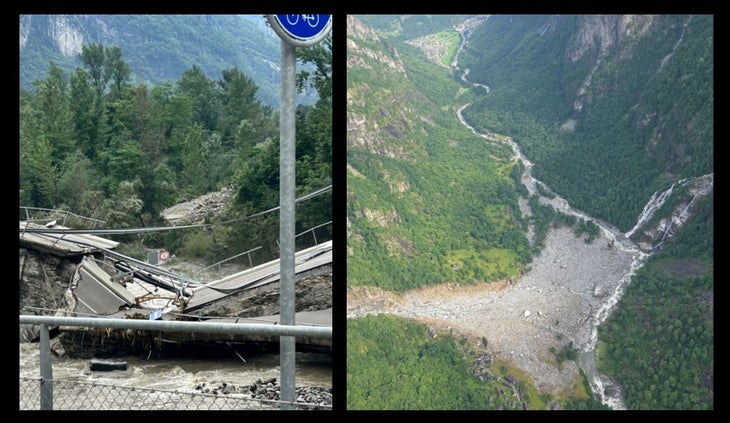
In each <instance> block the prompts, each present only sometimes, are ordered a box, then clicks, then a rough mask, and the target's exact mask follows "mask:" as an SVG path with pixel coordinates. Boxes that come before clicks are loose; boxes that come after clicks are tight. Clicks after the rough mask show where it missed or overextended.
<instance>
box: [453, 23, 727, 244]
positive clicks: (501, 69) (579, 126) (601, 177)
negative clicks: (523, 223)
mask: <svg viewBox="0 0 730 423" xmlns="http://www.w3.org/2000/svg"><path fill="white" fill-rule="evenodd" d="M613 18H615V17H604V18H603V19H605V20H606V21H608V22H603V21H599V22H594V21H592V20H591V19H596V20H600V19H601V18H595V17H594V18H589V17H585V16H570V15H561V16H547V15H535V16H519V17H516V16H502V15H495V16H492V17H490V18H489V19H488V20H487V21H486V23H485V24H484V25H481V26H479V27H478V28H477V29H476V30H475V33H474V34H473V36H472V37H471V38H470V42H469V44H468V45H467V47H466V48H465V51H464V54H463V55H462V56H461V57H460V63H463V66H464V67H465V68H469V69H470V74H469V78H470V80H472V81H475V82H480V83H483V84H486V85H489V86H490V87H491V90H490V93H489V94H488V95H486V96H483V97H482V98H481V99H479V100H478V101H477V102H475V103H474V105H473V106H472V107H469V108H467V109H466V110H465V112H464V115H465V117H466V118H467V120H468V121H469V122H470V123H471V124H472V125H473V126H474V127H475V128H477V129H479V130H482V131H493V132H497V133H503V134H509V135H510V136H511V137H512V138H513V140H514V141H516V142H517V143H518V144H519V145H520V147H521V148H522V151H523V152H524V153H525V155H526V156H527V157H529V158H530V160H531V161H532V162H533V163H535V165H536V166H535V170H534V176H535V177H536V178H537V179H539V180H541V181H544V182H545V183H547V185H549V186H550V187H551V189H553V190H554V191H556V192H559V193H560V194H561V196H563V197H564V198H566V199H567V200H568V201H569V202H570V203H571V205H573V206H574V207H576V208H578V209H582V210H586V211H588V212H589V213H590V214H591V215H593V216H595V217H597V218H600V219H602V220H604V221H607V222H610V223H612V224H614V225H615V226H617V227H619V228H620V229H621V230H623V231H628V230H629V229H631V227H632V226H633V225H634V224H635V223H636V219H637V217H638V216H639V214H640V212H641V210H642V208H643V207H644V205H645V204H646V201H647V199H648V198H649V197H650V196H651V195H652V194H653V193H654V192H656V191H663V190H665V189H667V188H669V186H670V185H671V184H672V183H674V182H676V181H677V180H680V179H683V178H687V177H693V176H701V175H704V174H708V173H712V171H713V158H714V157H713V103H714V96H713V63H714V60H713V17H712V16H711V15H696V16H688V15H659V16H653V17H647V16H642V17H640V18H637V19H636V21H638V22H639V23H638V24H636V25H635V26H630V25H631V24H632V23H633V22H632V21H629V23H626V22H625V21H619V20H618V18H616V19H615V21H612V20H611V19H613ZM621 25H625V26H626V27H627V28H628V29H626V30H624V31H626V35H624V34H623V33H621V32H619V29H618V28H619V27H621ZM642 25H643V26H642ZM593 27H601V28H603V27H605V28H606V31H616V32H617V34H616V35H614V36H613V38H612V37H608V36H605V35H604V36H603V38H602V39H600V40H599V41H600V42H592V41H590V40H589V41H587V42H585V44H581V38H580V35H581V33H580V32H578V30H580V31H584V32H588V31H590V30H591V28H593ZM637 27H638V28H637ZM631 30H633V31H634V32H633V33H632V32H631ZM638 30H642V31H647V32H646V33H643V34H641V36H639V34H637V33H636V32H637V31H638ZM598 31H599V30H596V34H595V37H600V36H599V35H598ZM639 32H640V31H639ZM494 40H499V43H495V42H494ZM584 49H585V51H583V50H584ZM636 181H642V182H641V183H640V184H637V183H636ZM596 194H600V195H596Z"/></svg>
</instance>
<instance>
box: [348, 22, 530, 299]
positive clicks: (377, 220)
mask: <svg viewBox="0 0 730 423" xmlns="http://www.w3.org/2000/svg"><path fill="white" fill-rule="evenodd" d="M348 31H349V35H348V57H347V63H348V74H347V85H348V90H347V97H348V110H347V121H348V128H347V130H348V153H347V160H348V169H349V173H348V212H347V218H348V228H349V230H348V234H349V235H350V236H348V250H349V252H350V254H349V255H348V273H349V274H348V283H349V284H350V285H362V284H365V285H373V284H374V285H377V286H380V287H383V288H385V289H394V290H407V289H412V288H415V287H418V286H424V285H429V284H434V283H441V282H447V281H457V282H469V283H474V282H477V281H489V280H495V279H501V278H507V277H511V276H515V275H516V274H517V273H518V272H519V270H520V269H522V268H523V267H524V265H525V264H526V263H527V262H529V260H530V257H531V253H530V247H529V245H528V242H527V239H526V237H525V235H524V227H525V223H524V222H523V221H522V217H521V213H520V210H519V205H518V200H517V190H516V189H515V182H514V180H513V179H512V178H511V177H510V173H511V170H512V167H513V166H514V163H512V161H511V156H512V155H511V151H510V149H509V147H508V146H506V145H502V144H496V143H486V142H485V141H484V140H483V139H482V138H479V137H477V136H475V135H474V134H473V133H471V132H470V131H469V130H467V129H466V128H465V127H464V126H463V125H462V124H461V123H460V122H459V121H458V119H457V117H456V110H457V108H458V105H459V104H462V103H463V104H466V103H468V102H469V101H471V99H472V97H471V93H470V92H469V91H468V90H463V89H462V87H461V86H460V85H459V84H458V83H457V82H456V81H455V80H454V79H453V78H452V77H451V76H450V75H449V72H448V70H446V69H444V68H434V67H433V64H432V63H430V62H428V60H427V59H426V58H425V57H424V55H423V53H422V52H421V51H420V50H417V49H415V48H414V47H412V46H410V45H408V44H397V45H396V44H387V43H384V42H383V41H382V40H381V39H380V38H379V37H378V36H377V35H376V34H375V32H374V31H373V30H372V29H371V28H369V27H367V26H365V25H364V24H362V23H361V22H360V21H358V20H357V19H355V18H352V17H348ZM452 31H453V30H452ZM401 51H403V52H404V53H403V54H401Z"/></svg>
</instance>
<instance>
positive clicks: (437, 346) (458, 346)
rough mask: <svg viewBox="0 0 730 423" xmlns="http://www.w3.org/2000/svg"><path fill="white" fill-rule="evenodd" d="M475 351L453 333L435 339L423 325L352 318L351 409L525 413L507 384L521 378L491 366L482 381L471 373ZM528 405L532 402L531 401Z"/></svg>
mask: <svg viewBox="0 0 730 423" xmlns="http://www.w3.org/2000/svg"><path fill="white" fill-rule="evenodd" d="M373 332H374V333H377V334H378V336H377V338H375V337H373V336H371V333H373ZM470 348H471V347H470V343H469V342H462V341H461V340H459V339H456V338H455V337H454V336H452V335H449V334H445V333H439V334H438V335H437V336H435V337H433V338H431V337H429V335H428V332H427V330H426V328H425V327H424V326H423V325H420V324H416V323H412V322H409V321H408V320H404V319H400V318H397V317H392V316H369V317H365V318H361V319H349V320H348V322H347V381H348V382H347V390H346V391H347V409H348V410H488V409H493V410H495V409H499V408H505V409H522V404H521V403H520V402H518V401H516V400H515V397H513V395H512V394H513V392H512V390H511V389H510V388H509V387H508V386H507V385H505V383H504V378H505V377H506V376H510V375H511V376H512V377H513V378H515V377H516V375H515V374H513V373H511V372H510V370H509V369H508V368H507V367H506V366H491V367H490V370H489V373H490V374H489V377H487V378H486V379H487V380H484V381H480V380H479V379H478V378H477V377H476V376H475V375H474V374H470V370H469V366H470V363H471V362H472V360H473V359H474V357H475V352H474V351H473V350H470ZM522 386H523V388H526V386H525V385H524V384H522ZM525 390H526V389H523V390H522V394H523V396H524V394H525ZM523 400H524V401H525V402H527V403H530V397H527V396H525V397H524V398H523Z"/></svg>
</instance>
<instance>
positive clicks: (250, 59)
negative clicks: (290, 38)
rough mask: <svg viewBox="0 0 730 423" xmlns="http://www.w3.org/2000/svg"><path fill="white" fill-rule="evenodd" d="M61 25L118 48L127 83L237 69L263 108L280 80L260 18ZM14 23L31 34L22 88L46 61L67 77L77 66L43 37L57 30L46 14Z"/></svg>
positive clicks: (310, 96)
mask: <svg viewBox="0 0 730 423" xmlns="http://www.w3.org/2000/svg"><path fill="white" fill-rule="evenodd" d="M51 16H53V15H51ZM53 18H56V17H55V16H53ZM48 19H51V18H50V17H49V18H48ZM64 19H65V20H66V22H65V23H66V25H68V27H67V28H65V29H67V30H68V31H74V32H76V33H78V34H80V35H82V36H83V40H84V42H85V43H86V44H92V43H104V44H106V45H116V46H119V47H120V49H121V51H122V52H123V54H124V57H125V61H126V62H127V63H129V66H130V69H131V71H132V72H131V82H132V83H134V84H144V85H147V86H148V87H152V86H154V85H159V84H161V83H163V82H175V81H177V80H178V79H179V78H180V75H182V74H183V73H184V72H185V71H186V70H187V69H189V68H190V67H192V66H193V65H195V66H198V67H199V68H200V69H202V70H203V73H204V74H205V76H206V77H208V78H217V77H219V76H220V75H221V73H222V72H223V71H224V70H226V69H230V68H233V67H236V68H238V69H240V70H241V71H242V72H243V73H245V74H246V75H248V76H249V77H251V78H252V79H253V80H254V81H255V83H256V85H257V86H258V91H257V93H256V95H257V97H258V99H259V100H261V102H262V103H263V104H265V105H267V106H270V107H275V106H276V105H278V104H279V88H278V87H279V75H278V72H277V71H276V70H274V69H273V68H272V64H273V63H279V39H278V37H276V36H275V35H274V34H273V33H272V32H271V31H270V30H268V29H267V28H266V27H265V25H266V19H265V18H264V16H263V15H65V16H64ZM20 22H21V27H24V26H27V27H26V28H27V30H28V31H30V32H29V34H28V39H27V44H26V45H25V46H24V47H23V48H22V49H21V51H20V62H21V67H20V80H21V88H22V89H27V90H32V89H33V87H32V82H33V81H35V80H40V79H44V78H46V76H47V71H48V64H49V62H54V63H56V64H57V65H58V66H59V67H60V68H61V69H62V70H63V71H64V72H66V73H71V72H73V71H74V70H75V68H76V67H78V66H81V65H82V63H81V61H80V60H79V58H78V57H77V56H76V55H73V56H66V55H63V54H62V53H61V52H60V51H59V49H58V47H57V46H56V44H55V41H54V40H52V39H51V38H50V36H49V35H48V34H52V33H56V31H55V30H52V28H51V27H50V25H51V22H50V21H48V20H47V19H46V16H44V15H21V17H20ZM300 65H302V66H305V67H308V66H309V65H307V64H305V63H301V64H300ZM301 94H302V95H300V100H301V102H302V103H303V104H308V105H312V104H313V103H314V102H315V101H316V92H315V91H314V90H313V89H311V88H309V89H307V90H306V91H305V92H303V93H301Z"/></svg>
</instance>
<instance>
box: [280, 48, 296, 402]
mask: <svg viewBox="0 0 730 423" xmlns="http://www.w3.org/2000/svg"><path fill="white" fill-rule="evenodd" d="M295 50H296V48H295V47H294V46H293V45H291V44H289V43H287V42H286V41H284V40H282V41H281V114H280V118H279V119H280V121H279V153H280V163H279V166H280V174H279V203H280V204H279V205H280V209H279V210H280V215H279V244H280V245H279V249H280V258H281V261H280V263H281V270H280V272H281V278H280V288H279V307H280V323H281V324H282V325H292V326H293V325H294V324H295V308H296V307H295V295H296V292H295V289H294V278H295V274H294V254H295V252H296V250H295V246H294V238H295V232H296V231H295V222H296V220H295V219H296V217H295V193H294V188H295V186H296V156H295V152H296V147H295V134H296V127H295V122H296V121H295V115H294V113H295V105H296V97H295V95H296V72H295V69H296V51H295ZM279 345H280V358H279V359H280V365H281V384H280V385H281V400H282V408H283V409H289V408H292V406H291V403H293V402H294V401H295V400H296V388H295V386H296V385H295V370H296V368H295V367H296V366H295V362H296V351H295V348H296V343H295V337H293V336H282V337H281V338H280V340H279Z"/></svg>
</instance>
